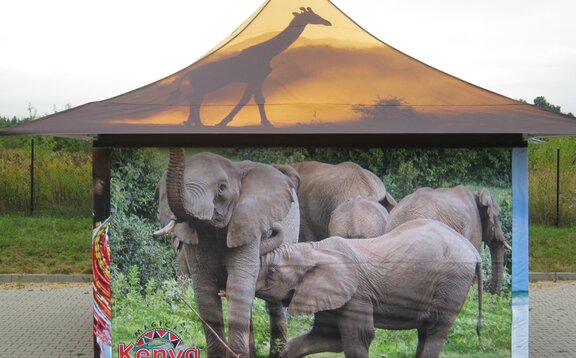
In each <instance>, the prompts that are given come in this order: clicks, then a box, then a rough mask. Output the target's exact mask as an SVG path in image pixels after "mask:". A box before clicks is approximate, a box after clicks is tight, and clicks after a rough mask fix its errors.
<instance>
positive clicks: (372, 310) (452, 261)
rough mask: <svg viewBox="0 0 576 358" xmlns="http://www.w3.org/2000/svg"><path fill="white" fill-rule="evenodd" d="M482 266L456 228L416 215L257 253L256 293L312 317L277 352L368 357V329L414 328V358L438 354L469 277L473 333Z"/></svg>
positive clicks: (466, 287)
mask: <svg viewBox="0 0 576 358" xmlns="http://www.w3.org/2000/svg"><path fill="white" fill-rule="evenodd" d="M481 265H482V263H481V258H480V255H479V254H478V252H477V251H476V249H475V248H474V246H472V244H471V243H470V242H469V241H468V240H466V239H465V238H463V237H462V236H461V235H460V234H458V233H457V232H456V231H454V230H452V229H451V228H449V227H448V226H446V225H444V224H442V223H440V222H438V221H434V220H430V219H417V220H413V221H410V222H407V223H405V224H403V225H401V226H399V227H398V228H396V229H395V230H393V231H391V232H389V233H388V234H386V235H384V236H381V237H378V238H373V239H343V238H340V237H331V238H328V239H325V240H323V241H319V242H308V243H298V244H292V245H285V246H282V247H280V248H278V249H276V250H274V251H272V252H270V253H268V254H267V255H264V256H263V257H261V267H260V272H259V275H258V281H257V287H256V290H257V292H256V295H257V296H258V297H261V298H263V299H267V300H272V301H283V303H284V304H285V305H287V306H288V312H289V313H291V314H314V325H313V327H312V329H311V330H310V331H309V332H308V333H306V334H303V335H301V336H298V337H296V338H294V339H292V340H290V341H289V342H288V344H287V345H286V347H285V349H284V350H283V352H282V354H281V356H282V357H301V356H305V355H308V354H313V353H319V352H342V351H343V352H344V353H345V356H346V357H348V358H351V357H354V358H360V357H368V351H369V347H370V343H371V342H372V340H373V339H374V328H375V327H376V328H382V329H417V330H418V347H417V350H416V357H427V358H429V357H438V356H439V355H440V352H441V351H442V347H443V345H444V341H445V339H446V337H447V336H448V333H449V331H450V328H451V326H452V323H453V322H454V320H455V319H456V317H457V315H458V313H459V312H460V309H461V308H462V305H463V304H464V301H465V300H466V297H467V295H468V290H469V288H470V286H471V285H472V283H473V281H474V276H475V275H476V276H477V277H478V296H479V302H478V327H477V333H478V335H479V334H480V327H481V312H482V267H481Z"/></svg>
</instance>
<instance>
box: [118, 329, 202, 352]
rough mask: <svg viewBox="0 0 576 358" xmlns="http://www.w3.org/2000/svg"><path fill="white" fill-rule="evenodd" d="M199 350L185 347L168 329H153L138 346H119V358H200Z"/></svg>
mask: <svg viewBox="0 0 576 358" xmlns="http://www.w3.org/2000/svg"><path fill="white" fill-rule="evenodd" d="M199 357H200V351H199V350H198V349H197V348H189V347H185V346H184V345H183V343H182V340H181V339H180V337H179V336H178V335H177V334H176V333H174V332H172V331H169V330H167V329H161V328H157V329H151V330H149V331H147V332H145V333H144V334H142V335H141V336H140V337H139V338H138V340H137V341H136V344H129V345H125V344H124V343H120V344H118V358H199Z"/></svg>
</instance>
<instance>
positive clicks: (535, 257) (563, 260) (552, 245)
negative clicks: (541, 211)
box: [530, 226, 576, 272]
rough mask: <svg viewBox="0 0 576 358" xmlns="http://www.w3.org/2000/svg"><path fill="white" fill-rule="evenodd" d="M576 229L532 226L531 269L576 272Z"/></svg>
mask: <svg viewBox="0 0 576 358" xmlns="http://www.w3.org/2000/svg"><path fill="white" fill-rule="evenodd" d="M575 256H576V230H575V228H570V227H559V228H557V227H544V226H532V227H530V271H534V272H576V260H574V257H575Z"/></svg>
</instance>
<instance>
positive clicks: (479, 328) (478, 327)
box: [476, 260, 484, 344]
mask: <svg viewBox="0 0 576 358" xmlns="http://www.w3.org/2000/svg"><path fill="white" fill-rule="evenodd" d="M476 278H477V279H478V322H477V323H476V335H477V336H478V344H481V340H480V333H481V331H482V293H483V291H484V288H483V287H482V283H483V279H482V260H478V262H477V263H476Z"/></svg>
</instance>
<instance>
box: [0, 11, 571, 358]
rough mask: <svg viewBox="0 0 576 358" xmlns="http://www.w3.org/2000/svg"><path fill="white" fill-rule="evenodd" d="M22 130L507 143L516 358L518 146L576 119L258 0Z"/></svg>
mask: <svg viewBox="0 0 576 358" xmlns="http://www.w3.org/2000/svg"><path fill="white" fill-rule="evenodd" d="M28 134H30V135H31V134H40V135H56V136H72V137H87V138H90V139H92V140H94V146H95V148H98V147H109V146H157V147H159V146H180V145H182V146H237V145H256V146H266V145H272V146H278V145H287V146H296V145H297V146H301V145H306V146H319V145H333V146H344V145H362V146H368V145H372V146H381V147H382V146H437V147H442V146H446V147H448V146H459V147H515V149H514V150H513V152H512V153H513V155H512V158H513V164H512V171H513V174H512V176H513V239H512V241H513V245H512V246H513V252H512V261H513V266H514V273H513V330H512V332H513V333H512V344H513V347H512V353H513V356H514V357H525V356H528V161H527V157H528V153H527V149H526V143H527V139H528V138H529V137H531V136H558V135H574V134H576V121H574V120H573V119H570V118H568V117H566V116H563V115H560V114H554V113H549V112H545V111H542V110H540V109H538V108H536V107H534V106H532V105H528V104H525V103H521V102H518V101H515V100H512V99H509V98H506V97H504V96H501V95H499V94H496V93H493V92H490V91H488V90H485V89H482V88H479V87H477V86H474V85H472V84H470V83H467V82H465V81H462V80H460V79H458V78H455V77H453V76H450V75H448V74H446V73H443V72H441V71H439V70H437V69H434V68H431V67H429V66H427V65H426V64H424V63H422V62H419V61H418V60H416V59H414V58H411V57H410V56H408V55H406V54H404V53H402V52H400V51H398V50H396V49H394V48H392V47H390V46H388V45H387V44H385V43H383V42H381V41H380V40H378V39H376V38H374V37H373V36H371V35H370V34H368V33H366V32H365V31H364V30H363V29H362V28H360V27H359V26H358V25H357V24H356V23H354V22H353V21H352V20H351V19H349V18H348V17H347V16H346V15H345V14H343V13H342V12H341V11H340V10H338V9H337V8H336V7H335V6H334V5H333V4H332V3H331V2H330V1H329V0H291V1H286V0H268V1H266V2H265V3H264V4H263V5H262V6H261V8H260V9H258V10H257V11H256V12H255V14H254V15H253V16H252V17H250V18H249V19H248V20H247V21H246V22H245V23H244V24H243V25H242V26H240V27H239V28H238V29H237V30H236V31H235V32H234V33H233V34H231V35H230V37H229V38H227V39H226V40H224V41H223V42H222V43H221V44H220V45H218V46H217V47H216V48H215V49H214V50H213V51H211V52H209V53H208V54H207V55H205V56H204V57H203V58H201V59H200V60H198V61H197V62H195V63H194V64H192V65H190V66H189V67H187V68H185V69H183V70H181V71H179V72H176V73H174V74H172V75H170V76H168V77H166V78H163V79H161V80H159V81H157V82H154V83H151V84H149V85H147V86H144V87H142V88H139V89H135V90H133V91H131V92H128V93H125V94H122V95H119V96H116V97H113V98H110V99H107V100H103V101H100V102H94V103H88V104H85V105H83V106H80V107H77V108H73V109H70V110H68V111H64V112H60V113H57V114H54V115H51V116H47V117H45V118H42V119H39V120H37V121H34V122H30V123H26V124H23V125H19V126H16V127H13V128H9V129H3V130H1V131H0V135H28ZM93 163H94V176H95V178H94V179H95V180H94V183H95V188H94V189H95V190H94V222H95V226H96V227H97V229H96V230H95V239H94V245H95V251H94V252H101V251H98V250H100V249H99V247H100V246H99V245H104V244H103V243H105V240H104V241H101V240H100V238H105V237H106V232H105V230H104V229H102V226H100V224H101V222H103V221H104V220H106V219H107V218H108V216H109V214H110V198H109V186H110V158H109V153H107V152H106V151H105V150H102V149H95V150H94V162H93ZM104 251H106V250H104ZM98 257H99V261H98V262H97V264H98V265H99V266H95V275H96V272H101V273H102V275H101V277H103V278H104V279H105V278H106V270H105V267H106V264H105V262H104V261H103V258H102V256H98ZM103 262H104V263H103ZM98 268H100V270H98ZM101 277H100V278H98V280H96V278H97V277H96V276H95V284H98V285H103V286H102V287H103V288H102V289H100V290H96V291H95V308H96V311H95V312H96V316H95V317H96V320H95V336H96V337H97V341H98V344H99V345H98V346H97V348H96V350H100V349H102V352H109V349H110V346H109V339H110V306H109V290H108V289H107V287H109V286H107V285H109V282H108V283H106V282H103V280H104V279H101ZM108 278H109V272H108ZM104 281H105V280H104ZM98 287H100V286H98ZM106 292H108V296H106V295H105V294H104V293H106Z"/></svg>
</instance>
